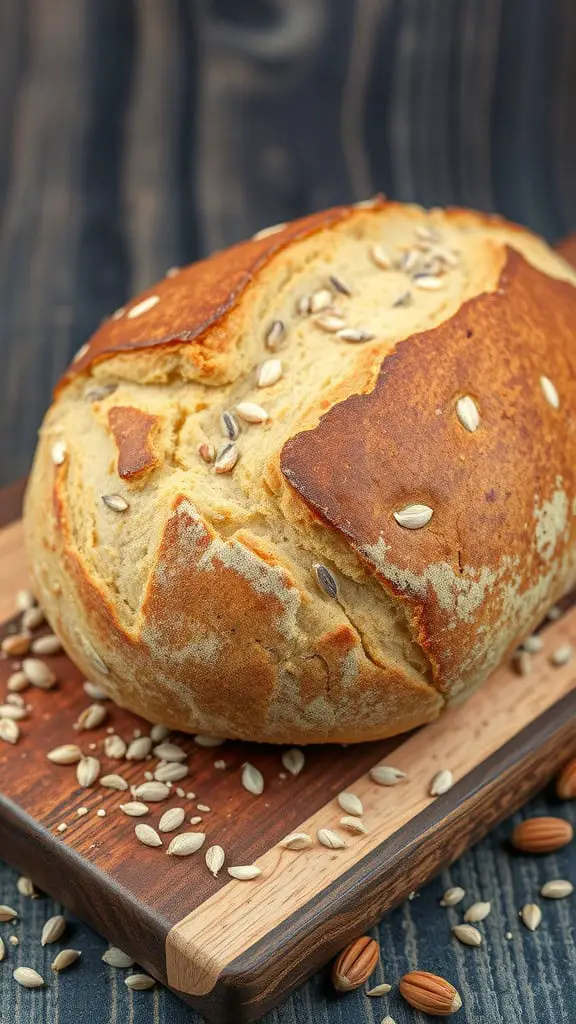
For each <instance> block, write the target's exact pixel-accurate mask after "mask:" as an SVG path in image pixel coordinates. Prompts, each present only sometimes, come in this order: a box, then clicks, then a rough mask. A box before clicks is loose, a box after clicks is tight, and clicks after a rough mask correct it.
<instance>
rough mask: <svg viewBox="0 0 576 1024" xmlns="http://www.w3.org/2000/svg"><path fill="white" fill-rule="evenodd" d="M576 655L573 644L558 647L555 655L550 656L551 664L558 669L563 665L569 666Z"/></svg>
mask: <svg viewBox="0 0 576 1024" xmlns="http://www.w3.org/2000/svg"><path fill="white" fill-rule="evenodd" d="M573 654H574V648H573V647H572V644H562V645H561V646H560V647H557V648H556V650H555V651H554V653H553V654H551V655H550V662H551V664H552V665H555V666H556V668H560V666H561V665H567V664H568V662H569V661H570V660H571V658H572V655H573Z"/></svg>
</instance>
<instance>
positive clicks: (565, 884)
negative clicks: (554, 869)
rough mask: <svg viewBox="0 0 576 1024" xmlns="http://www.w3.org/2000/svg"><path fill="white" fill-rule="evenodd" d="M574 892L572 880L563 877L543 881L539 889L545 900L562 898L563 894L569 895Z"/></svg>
mask: <svg viewBox="0 0 576 1024" xmlns="http://www.w3.org/2000/svg"><path fill="white" fill-rule="evenodd" d="M573 892H574V886H573V885H572V882H569V881H568V880H567V879H565V878H553V879H552V880H551V881H550V882H544V885H543V886H542V888H541V889H540V895H541V896H545V897H546V899H547V900H563V899H564V897H565V896H571V895H572V893H573Z"/></svg>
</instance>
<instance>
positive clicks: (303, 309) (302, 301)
mask: <svg viewBox="0 0 576 1024" xmlns="http://www.w3.org/2000/svg"><path fill="white" fill-rule="evenodd" d="M296 312H297V313H300V315H301V316H308V313H309V312H310V296H309V295H301V296H300V298H299V299H298V302H297V303H296Z"/></svg>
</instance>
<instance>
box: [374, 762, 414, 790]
mask: <svg viewBox="0 0 576 1024" xmlns="http://www.w3.org/2000/svg"><path fill="white" fill-rule="evenodd" d="M370 778H371V779H372V782H377V783H378V785H379V786H395V785H396V784H397V783H398V782H401V780H402V779H405V778H407V775H406V772H402V771H400V769H399V768H393V767H392V766H391V765H389V764H378V765H376V767H375V768H371V769H370Z"/></svg>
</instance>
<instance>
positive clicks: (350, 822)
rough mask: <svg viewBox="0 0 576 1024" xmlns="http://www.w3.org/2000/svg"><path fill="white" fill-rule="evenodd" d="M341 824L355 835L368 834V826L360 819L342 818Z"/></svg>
mask: <svg viewBox="0 0 576 1024" xmlns="http://www.w3.org/2000/svg"><path fill="white" fill-rule="evenodd" d="M340 824H341V825H343V826H344V828H346V829H348V831H349V832H353V833H354V834H355V835H366V832H367V831H368V829H367V828H366V825H365V824H364V822H363V821H362V820H361V819H360V818H354V817H348V816H346V817H344V818H340Z"/></svg>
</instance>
